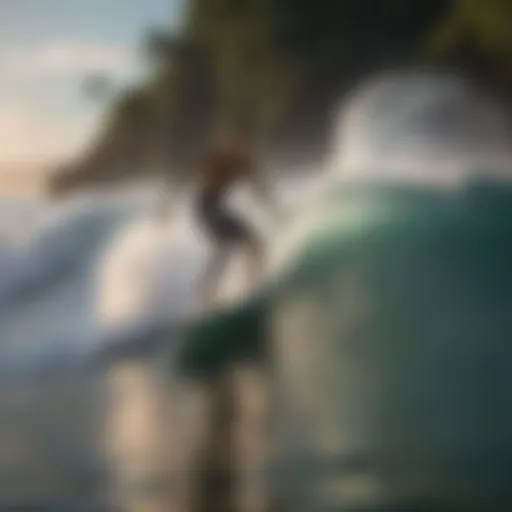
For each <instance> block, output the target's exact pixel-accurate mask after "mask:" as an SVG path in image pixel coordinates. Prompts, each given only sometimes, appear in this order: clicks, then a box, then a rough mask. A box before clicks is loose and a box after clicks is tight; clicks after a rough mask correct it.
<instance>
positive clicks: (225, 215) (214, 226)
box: [198, 199, 251, 242]
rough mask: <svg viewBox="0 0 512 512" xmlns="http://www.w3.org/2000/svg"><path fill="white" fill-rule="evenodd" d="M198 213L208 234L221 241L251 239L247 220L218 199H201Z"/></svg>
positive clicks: (244, 240)
mask: <svg viewBox="0 0 512 512" xmlns="http://www.w3.org/2000/svg"><path fill="white" fill-rule="evenodd" d="M198 214H199V219H200V221H201V224H202V225H203V226H204V227H205V228H206V230H207V233H208V235H210V236H211V237H213V238H215V239H217V240H219V241H222V242H247V241H249V240H250V239H251V232H250V230H249V228H248V226H247V225H246V224H245V222H243V220H241V219H240V218H238V217H237V216H236V215H234V214H233V213H231V212H230V211H229V210H227V209H226V208H224V207H223V206H222V205H221V204H220V203H219V202H218V201H212V200H207V199H202V200H200V201H199V204H198Z"/></svg>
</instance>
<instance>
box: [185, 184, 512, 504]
mask: <svg viewBox="0 0 512 512" xmlns="http://www.w3.org/2000/svg"><path fill="white" fill-rule="evenodd" d="M305 217H306V218H307V219H308V220H309V221H308V222H305V223H304V224H303V225H302V227H301V229H299V230H297V232H296V233H295V234H293V233H294V232H293V230H292V229H289V230H287V233H288V234H289V235H293V236H291V239H290V240H288V241H286V239H285V238H284V237H283V239H282V240H281V241H280V242H281V243H283V246H284V247H285V251H284V252H286V251H288V259H287V260H286V261H285V262H284V266H283V267H281V268H277V270H276V274H275V276H274V277H275V279H274V281H273V282H271V283H269V284H268V286H267V288H266V289H265V290H264V291H263V292H262V293H261V294H260V295H259V296H258V297H253V298H251V299H249V300H247V302H245V303H242V304H240V305H239V306H238V307H237V308H235V309H233V310H230V311H224V312H223V313H221V314H218V315H214V316H212V317H210V318H205V319H202V320H201V321H200V322H197V323H194V324H193V325H189V326H187V329H186V330H185V337H184V340H185V342H184V344H183V346H182V350H181V353H180V356H181V358H180V361H181V363H182V367H183V368H185V369H187V370H188V371H196V372H204V371H207V370H209V371H218V370H219V369H221V368H222V366H223V365H224V364H226V362H228V361H230V360H233V359H236V358H238V357H247V356H248V357H255V356H263V357H267V358H268V360H270V361H271V362H272V366H273V369H274V372H275V373H274V378H275V387H274V394H273V399H274V400H275V401H276V402H277V407H276V410H277V412H278V418H277V426H278V428H277V429H276V431H274V435H275V439H274V440H275V442H276V443H277V444H279V445H280V446H282V450H281V452H280V453H281V455H280V457H279V458H278V461H277V467H276V471H277V474H276V475H275V476H274V477H272V483H273V484H275V485H276V487H277V490H278V493H279V494H280V495H281V497H282V498H283V502H284V503H287V504H288V505H289V507H291V508H289V509H290V510H294V511H302V510H303V511H310V510H331V509H337V510H339V509H340V507H343V510H358V511H359V510H394V511H396V510H410V511H415V510H428V511H435V510H439V511H441V510H442V511H448V510H450V511H451V510H465V511H467V510H482V508H481V506H482V504H483V503H485V510H496V511H501V510H507V509H509V508H511V507H512V491H511V490H510V485H509V480H510V468H511V467H512V436H511V434H510V433H511V432H512V394H511V393H510V389H512V345H511V343H510V342H511V340H512V267H511V262H512V229H510V226H511V225H512V188H507V187H504V186H498V185H496V186H493V185H492V184H491V185H489V186H487V185H485V184H481V185H475V186H472V187H468V188H466V189H463V190H459V191H458V192H446V191H445V192H439V191H438V192H435V191H424V190H419V189H412V188H406V187H404V188H398V187H385V186H370V185H366V186H364V185H361V186H357V187H351V188H344V189H343V190H339V191H336V192H335V193H333V194H332V196H331V197H329V198H327V199H326V200H325V201H324V202H323V203H322V208H320V209H319V210H314V211H312V212H306V213H305ZM294 237H295V238H294ZM286 244H288V246H287V245H286ZM290 248H291V249H290ZM475 507H476V508H475ZM479 507H480V508H479Z"/></svg>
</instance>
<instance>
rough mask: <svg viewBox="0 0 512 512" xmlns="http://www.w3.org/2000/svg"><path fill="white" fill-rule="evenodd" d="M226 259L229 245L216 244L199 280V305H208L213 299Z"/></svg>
mask: <svg viewBox="0 0 512 512" xmlns="http://www.w3.org/2000/svg"><path fill="white" fill-rule="evenodd" d="M228 259H229V247H228V246H227V245H226V244H223V243H219V244H217V246H216V247H215V248H214V250H213V254H212V255H211V257H210V260H209V261H208V264H207V266H206V269H205V273H204V275H203V277H202V280H201V284H200V289H199V301H200V305H201V306H206V307H208V306H209V305H210V304H211V303H212V301H213V300H214V299H215V297H216V295H217V288H218V286H219V282H220V278H221V277H222V275H223V272H224V269H225V268H226V265H227V263H228Z"/></svg>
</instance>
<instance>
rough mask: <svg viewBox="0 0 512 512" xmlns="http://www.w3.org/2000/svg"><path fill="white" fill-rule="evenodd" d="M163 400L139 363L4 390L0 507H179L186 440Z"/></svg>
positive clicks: (162, 388) (155, 379)
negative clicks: (171, 419) (171, 420)
mask: <svg viewBox="0 0 512 512" xmlns="http://www.w3.org/2000/svg"><path fill="white" fill-rule="evenodd" d="M162 373H163V372H162ZM175 398H176V397H175ZM171 402H172V403H174V401H173V400H171V398H170V393H169V382H168V378H167V377H166V376H165V375H163V374H160V373H159V372H158V371H157V369H156V368H155V365H154V364H153V362H152V361H147V360H132V361H125V362H119V363H116V364H115V365H113V366H111V367H110V368H109V369H108V370H106V371H105V370H103V371H100V370H97V371H91V370H89V371H86V370H85V369H82V370H80V371H74V372H69V374H68V375H62V374H61V375H53V376H48V375H46V376H44V377H39V378H37V379H35V378H34V379H32V380H31V381H30V382H29V381H27V380H25V381H23V382H17V383H9V384H8V385H6V384H4V385H2V389H1V390H0V510H13V509H14V508H20V507H21V508H23V507H35V508H34V510H49V511H53V510H55V511H66V512H67V511H74V510H84V511H87V512H95V511H100V510H101V511H107V512H110V511H116V512H117V511H120V512H121V511H126V512H160V511H161V512H164V511H165V512H171V511H172V510H183V508H182V506H181V504H182V503H183V500H184V499H185V498H186V493H187V486H185V485H184V481H185V480H186V473H187V472H186V470H185V460H186V459H187V457H188V458H189V459H190V456H189V454H188V452H187V450H188V446H190V442H188V445H187V441H186V440H185V439H184V438H182V437H180V428H179V427H180V425H181V424H182V423H180V422H178V421H173V422H172V423H173V425H172V426H173V429H174V430H171V424H170V421H169V420H170V418H171V414H170V412H171V411H170V405H171ZM192 402H193V401H192ZM192 402H191V403H192ZM182 412H184V411H180V412H178V407H174V414H176V415H180V414H182ZM183 419H185V416H184V417H183ZM191 419H192V418H190V416H189V421H190V420H191ZM185 430H186V429H183V430H182V431H181V432H182V434H183V435H184V431H185ZM188 430H189V431H188V432H187V434H188V435H189V436H191V435H195V433H194V431H193V429H188ZM189 439H191V438H190V437H189ZM180 500H181V501H180Z"/></svg>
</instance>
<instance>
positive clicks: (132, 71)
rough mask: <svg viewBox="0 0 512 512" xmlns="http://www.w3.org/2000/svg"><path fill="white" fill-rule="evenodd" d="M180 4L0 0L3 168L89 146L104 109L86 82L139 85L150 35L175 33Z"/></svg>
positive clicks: (177, 0) (162, 0)
mask: <svg viewBox="0 0 512 512" xmlns="http://www.w3.org/2000/svg"><path fill="white" fill-rule="evenodd" d="M182 1H184V0H0V164H2V163H10V162H13V163H14V162H16V163H26V162H37V163H48V162H54V161H59V160H62V159H65V158H67V157H69V156H71V155H73V154H75V153H77V152H78V151H80V150H81V149H83V148H84V147H86V146H87V143H88V141H89V140H90V139H91V137H92V136H93V134H94V132H95V130H96V129H97V127H98V124H99V122H100V119H101V116H102V113H103V112H104V108H105V107H104V105H102V104H101V102H99V103H95V102H93V101H91V100H90V99H87V98H86V97H85V96H84V94H83V81H84V77H86V76H90V74H94V73H98V72H99V73H106V74H108V76H110V77H111V80H112V81H113V83H114V84H116V86H121V85H123V84H126V83H129V82H133V81H136V80H140V79H141V77H143V75H144V72H145V70H146V68H145V66H144V60H143V59H142V58H141V43H142V41H143V35H144V30H145V29H146V28H148V27H153V26H157V27H166V26H169V27H173V26H177V25H178V24H179V20H180V12H181V4H182Z"/></svg>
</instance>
